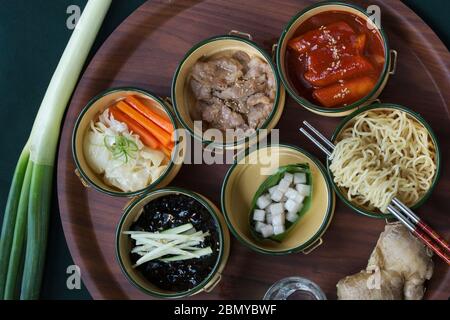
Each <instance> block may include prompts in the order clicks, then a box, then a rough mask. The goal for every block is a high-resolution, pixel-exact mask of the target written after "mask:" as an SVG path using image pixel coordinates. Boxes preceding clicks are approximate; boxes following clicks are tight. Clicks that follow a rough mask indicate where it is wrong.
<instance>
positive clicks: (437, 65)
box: [57, 0, 450, 299]
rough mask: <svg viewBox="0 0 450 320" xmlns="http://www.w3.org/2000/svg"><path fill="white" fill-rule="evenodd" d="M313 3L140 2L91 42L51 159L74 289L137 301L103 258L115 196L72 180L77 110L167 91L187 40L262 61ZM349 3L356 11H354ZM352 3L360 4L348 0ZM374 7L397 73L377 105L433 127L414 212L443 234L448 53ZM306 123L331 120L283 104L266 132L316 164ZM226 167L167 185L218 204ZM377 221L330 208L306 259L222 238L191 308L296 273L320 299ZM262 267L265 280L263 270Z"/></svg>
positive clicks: (438, 291) (409, 15) (191, 169)
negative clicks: (430, 162) (120, 91)
mask: <svg viewBox="0 0 450 320" xmlns="http://www.w3.org/2000/svg"><path fill="white" fill-rule="evenodd" d="M314 2H315V1H305V0H302V1H299V0H283V1H259V0H247V1H242V0H233V1H214V0H211V1H194V0H183V1H181V0H180V1H177V0H174V1H148V2H146V3H145V4H144V5H142V6H141V7H140V8H138V9H137V10H136V11H135V12H134V13H133V14H132V15H131V16H130V17H128V18H127V19H126V20H125V22H123V23H122V24H121V25H120V26H119V27H118V28H117V30H115V31H114V33H113V34H112V35H111V36H110V37H109V39H108V40H107V41H106V42H105V43H104V44H103V46H102V47H101V49H100V50H99V51H98V52H97V54H96V55H95V57H94V58H93V59H92V61H91V63H90V64H89V66H88V68H87V70H86V72H85V73H84V75H83V77H82V79H81V81H80V83H79V85H78V87H77V89H76V91H75V94H74V96H73V99H72V102H71V105H70V107H69V109H68V112H67V116H66V118H65V123H64V128H63V132H62V137H61V144H60V149H59V158H58V178H57V184H58V197H59V208H60V212H61V219H62V224H63V227H64V233H65V236H66V240H67V242H68V245H69V249H70V252H71V254H72V256H73V258H74V260H75V263H76V264H77V265H79V266H80V268H81V274H82V278H83V281H84V283H85V285H86V286H87V288H88V290H89V292H90V293H91V294H92V296H93V297H94V298H95V299H114V298H116V299H127V298H130V299H140V298H146V297H147V296H146V295H144V294H143V293H141V292H140V291H139V290H138V289H136V288H135V287H133V286H132V285H131V284H130V283H128V281H127V279H126V278H125V276H124V275H123V274H122V273H121V270H120V267H119V265H118V263H117V261H116V257H115V250H114V243H115V242H114V236H115V229H116V226H117V223H118V221H119V218H120V216H121V214H122V208H123V206H124V205H125V203H126V201H127V200H126V199H116V198H112V197H109V196H105V195H102V194H100V193H99V192H97V191H95V190H93V189H92V188H84V187H83V186H82V184H81V182H80V181H79V180H78V178H77V176H76V175H75V173H74V169H75V168H74V162H73V160H72V153H71V144H70V141H71V135H72V130H73V126H74V123H75V119H76V117H77V116H78V113H79V112H80V111H81V109H82V108H83V106H84V105H85V104H86V103H87V101H88V100H89V99H90V98H92V97H93V96H94V95H96V94H97V93H99V92H100V91H102V90H105V89H107V88H111V87H115V86H137V87H141V88H143V89H148V90H150V91H153V92H154V93H156V94H158V95H160V96H163V97H164V96H168V95H169V94H170V85H171V80H172V76H173V73H174V71H175V68H176V67H177V64H178V63H179V61H180V60H181V58H182V57H183V55H184V54H185V52H186V51H187V50H188V49H190V48H191V47H192V46H193V45H194V44H195V43H197V42H198V41H200V40H202V39H204V38H207V37H210V36H213V35H219V34H225V33H227V32H228V31H230V30H231V29H237V30H240V31H243V32H248V33H250V34H252V35H253V37H254V40H255V41H256V42H257V43H258V44H259V45H260V46H261V47H263V48H264V49H266V50H267V51H268V52H270V49H271V47H272V44H273V43H275V42H276V41H277V39H278V36H279V35H280V34H281V31H282V29H283V27H284V25H285V24H286V23H287V22H288V20H289V19H290V18H291V17H292V16H293V15H294V14H295V13H296V12H298V11H300V10H301V9H303V8H304V7H305V6H307V5H310V4H312V3H314ZM356 3H358V2H356ZM358 4H360V5H362V6H365V5H367V4H364V3H358ZM371 4H378V5H379V6H380V7H381V19H382V25H383V26H384V28H385V29H386V32H387V35H388V37H389V40H390V44H391V48H393V49H396V50H397V51H398V55H399V58H398V68H397V73H396V75H395V76H393V77H392V78H391V79H390V80H389V83H388V85H387V87H386V88H385V90H384V91H383V93H382V95H381V96H380V99H381V100H382V101H383V102H393V103H398V104H402V105H405V106H409V107H410V108H412V109H413V110H415V111H417V112H419V113H420V114H422V116H424V118H425V119H426V120H427V121H428V122H429V123H430V125H431V126H432V127H433V129H434V130H435V132H436V134H437V137H438V139H439V141H440V143H441V149H442V151H443V154H442V157H443V166H442V173H441V177H440V180H439V183H438V185H437V187H436V189H435V190H434V192H433V195H432V197H431V198H430V199H429V200H428V201H427V203H426V204H425V205H424V206H423V207H421V208H420V210H418V213H419V214H420V215H422V216H423V217H425V218H426V221H428V222H429V223H430V225H432V226H433V227H434V228H435V229H436V230H437V231H438V232H440V233H441V234H443V235H444V236H445V237H446V238H447V239H448V237H449V235H450V218H449V215H448V196H449V194H450V167H449V166H447V165H445V164H448V163H449V161H448V159H449V158H450V154H449V153H450V152H449V151H450V138H449V137H450V116H449V112H450V106H449V103H450V90H449V88H450V65H449V64H450V54H449V52H448V51H447V49H446V48H445V46H444V45H443V44H442V43H441V41H440V40H439V39H438V37H437V36H436V35H435V34H434V33H433V31H432V30H431V29H430V28H429V27H428V26H427V25H426V24H425V23H424V22H423V21H422V20H421V19H420V18H419V17H418V16H417V15H415V14H414V13H413V12H412V11H411V10H410V9H408V8H407V7H406V6H405V5H403V4H402V3H401V2H400V1H385V2H383V1H372V2H371ZM303 120H307V121H309V122H310V123H312V124H313V125H314V126H316V127H317V128H318V129H319V130H321V131H322V132H323V133H325V134H327V135H328V136H330V135H331V133H332V131H333V129H334V128H335V127H336V125H337V124H338V122H339V121H340V119H332V118H325V117H321V116H318V115H315V114H313V113H311V112H309V111H307V110H305V109H303V108H302V107H300V106H298V105H297V104H296V103H295V102H294V101H293V100H292V99H290V98H288V99H287V102H286V108H285V110H284V113H283V115H282V118H281V120H280V122H279V124H278V128H279V129H280V140H281V142H282V143H292V144H295V145H298V146H300V147H302V148H304V149H306V150H307V151H309V152H311V153H312V154H315V155H316V156H317V157H318V158H319V159H322V160H323V159H324V157H323V155H322V154H321V152H320V151H319V150H318V149H316V148H315V147H314V146H313V145H312V144H311V143H310V142H309V141H307V140H306V139H305V138H304V137H302V136H301V135H300V134H299V133H298V127H299V125H300V124H301V122H302V121H303ZM228 167H229V166H228V165H210V166H207V165H183V167H182V169H181V171H180V173H179V174H178V176H177V177H176V179H175V180H174V181H173V182H172V185H174V186H179V187H185V188H188V189H191V190H194V191H196V192H199V193H201V194H203V195H205V196H207V197H208V198H209V199H211V200H212V201H213V202H215V203H216V205H218V206H220V197H219V196H220V187H221V185H222V181H223V178H224V175H225V172H226V170H227V169H228ZM384 224H385V221H383V220H377V219H371V218H367V217H363V216H360V215H358V214H356V213H355V212H353V211H352V210H351V209H349V208H347V207H346V206H345V205H344V204H343V203H341V202H339V201H338V203H337V205H336V211H335V216H334V219H333V221H332V222H331V225H330V227H329V229H328V231H327V233H326V234H325V236H324V237H323V240H324V243H323V245H322V246H320V247H319V248H317V249H316V250H314V251H313V252H312V253H310V254H308V255H303V254H292V255H289V256H281V257H271V256H265V255H261V254H258V253H255V252H252V251H250V250H249V249H247V248H246V247H244V246H243V245H241V244H240V243H239V242H238V241H237V240H235V239H233V241H232V247H231V255H230V259H229V261H228V265H227V266H226V268H225V271H224V275H223V277H222V282H221V283H220V284H219V285H218V287H217V288H216V289H215V290H214V291H213V292H211V293H209V294H199V295H197V296H195V297H194V298H195V299H211V298H213V299H260V298H262V297H263V295H264V293H265V292H266V290H267V289H268V288H269V287H270V285H272V284H273V283H274V282H276V281H277V280H279V279H281V278H284V277H287V276H303V277H306V278H309V279H311V280H312V281H314V282H316V283H317V284H318V285H319V286H320V287H321V288H322V289H323V290H324V292H325V293H326V295H327V297H328V298H329V299H334V298H336V288H335V286H336V283H337V282H338V280H339V279H341V278H342V277H344V276H346V275H350V274H353V273H355V272H358V271H360V270H361V269H363V268H364V267H365V265H366V263H367V259H368V258H369V255H370V253H371V251H372V249H373V248H374V246H375V244H376V241H377V238H378V236H379V234H380V232H381V231H383V228H384ZM435 262H436V268H435V272H434V275H433V278H432V279H431V281H429V282H428V289H427V292H426V296H425V297H426V298H427V299H447V298H448V297H449V296H450V272H449V271H450V269H449V268H448V267H447V266H446V265H445V264H444V263H442V262H441V261H439V260H438V259H435ZM268 270H270V272H269V271H268Z"/></svg>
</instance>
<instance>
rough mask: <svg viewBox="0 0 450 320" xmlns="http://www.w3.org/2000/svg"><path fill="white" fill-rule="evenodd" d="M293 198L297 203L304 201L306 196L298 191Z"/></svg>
mask: <svg viewBox="0 0 450 320" xmlns="http://www.w3.org/2000/svg"><path fill="white" fill-rule="evenodd" d="M292 200H294V201H295V202H297V203H303V201H304V200H305V197H304V196H302V195H300V194H298V193H297V196H296V197H295V198H294V199H292Z"/></svg>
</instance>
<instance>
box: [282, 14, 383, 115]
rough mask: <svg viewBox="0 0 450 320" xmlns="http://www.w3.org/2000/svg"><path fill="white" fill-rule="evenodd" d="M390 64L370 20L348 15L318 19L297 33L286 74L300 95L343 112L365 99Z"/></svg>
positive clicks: (319, 17) (306, 23) (310, 20)
mask: <svg viewBox="0 0 450 320" xmlns="http://www.w3.org/2000/svg"><path fill="white" fill-rule="evenodd" d="M384 62H385V56H384V45H383V41H382V39H381V37H380V35H379V33H378V31H377V30H376V29H372V30H370V29H369V28H368V27H367V23H366V21H365V20H364V19H362V18H360V17H357V16H356V15H353V14H351V13H348V12H342V11H328V12H324V13H320V14H317V15H315V16H313V17H311V18H309V19H308V20H306V21H305V22H304V23H302V24H301V25H300V26H299V28H298V29H297V30H296V32H295V34H294V36H293V37H292V39H290V40H289V42H288V49H287V50H286V70H287V73H288V76H289V80H290V82H291V84H292V85H293V87H294V88H295V89H296V90H297V93H298V94H299V95H300V96H302V97H303V98H305V99H307V100H309V101H310V102H313V103H315V104H318V105H321V106H324V107H329V108H335V107H336V108H337V107H343V106H347V105H349V104H352V103H353V102H356V101H357V100H359V99H362V98H364V97H365V96H367V94H369V93H370V91H372V89H373V88H374V87H375V84H376V83H377V81H378V79H379V77H380V74H381V71H382V69H383V66H384Z"/></svg>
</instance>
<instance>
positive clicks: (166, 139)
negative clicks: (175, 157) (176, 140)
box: [117, 100, 172, 146]
mask: <svg viewBox="0 0 450 320" xmlns="http://www.w3.org/2000/svg"><path fill="white" fill-rule="evenodd" d="M117 108H119V110H120V111H122V112H123V113H125V114H126V115H128V116H129V117H130V118H132V119H133V120H135V121H136V122H137V123H139V124H140V125H141V126H143V127H144V128H145V129H147V130H148V131H150V133H152V134H153V135H154V136H155V138H156V139H157V140H158V141H159V142H161V143H162V144H163V145H165V146H167V145H169V144H170V143H171V141H172V137H171V136H170V134H168V133H167V132H166V131H164V130H163V129H161V128H160V127H158V126H157V125H156V124H155V123H154V122H152V121H151V120H149V119H148V118H146V117H145V116H143V115H142V114H141V113H140V112H138V111H136V110H135V109H134V108H133V107H131V106H130V105H128V104H127V103H125V102H124V101H123V100H121V101H119V102H118V103H117Z"/></svg>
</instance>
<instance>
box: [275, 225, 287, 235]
mask: <svg viewBox="0 0 450 320" xmlns="http://www.w3.org/2000/svg"><path fill="white" fill-rule="evenodd" d="M284 231H285V229H284V225H277V226H273V233H274V234H275V235H277V234H281V233H283V232H284Z"/></svg>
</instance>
